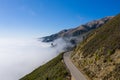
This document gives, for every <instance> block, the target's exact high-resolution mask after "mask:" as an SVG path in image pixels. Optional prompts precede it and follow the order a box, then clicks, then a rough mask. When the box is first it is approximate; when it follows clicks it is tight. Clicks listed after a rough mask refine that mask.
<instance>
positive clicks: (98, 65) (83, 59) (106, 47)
mask: <svg viewBox="0 0 120 80" xmlns="http://www.w3.org/2000/svg"><path fill="white" fill-rule="evenodd" d="M71 59H72V61H73V63H74V64H75V65H76V66H77V67H78V68H79V69H80V70H81V71H83V72H84V73H85V74H86V75H87V76H88V77H89V78H90V79H91V80H100V79H101V80H120V14H119V15H117V16H116V17H114V18H113V19H112V20H110V21H108V22H107V23H106V24H105V25H103V26H102V27H100V28H98V29H96V30H94V31H93V32H92V33H90V34H89V35H88V37H87V38H86V39H85V40H84V41H83V42H81V43H80V44H79V46H77V47H76V49H75V50H74V52H73V54H72V56H71Z"/></svg>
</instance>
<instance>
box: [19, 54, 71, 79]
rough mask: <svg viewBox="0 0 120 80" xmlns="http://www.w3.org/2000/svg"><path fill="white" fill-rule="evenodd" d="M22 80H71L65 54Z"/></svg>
mask: <svg viewBox="0 0 120 80" xmlns="http://www.w3.org/2000/svg"><path fill="white" fill-rule="evenodd" d="M20 80H70V73H69V71H68V70H67V69H66V66H65V64H64V63H63V53H62V54H60V55H58V56H57V57H55V58H54V59H52V60H51V61H49V62H48V63H46V64H44V65H43V66H40V67H39V68H37V69H36V70H34V71H33V72H31V73H30V74H28V75H26V76H25V77H23V78H22V79H20Z"/></svg>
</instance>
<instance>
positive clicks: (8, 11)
mask: <svg viewBox="0 0 120 80" xmlns="http://www.w3.org/2000/svg"><path fill="white" fill-rule="evenodd" d="M119 12H120V0H0V37H1V38H2V37H16V38H17V37H18V38H20V37H22V38H25V37H28V38H30V37H34V38H37V37H41V36H46V35H50V34H52V33H56V32H58V31H60V30H62V29H68V28H73V27H77V26H79V25H80V24H84V23H86V22H89V21H91V20H95V19H99V18H102V17H105V16H113V15H116V14H118V13H119Z"/></svg>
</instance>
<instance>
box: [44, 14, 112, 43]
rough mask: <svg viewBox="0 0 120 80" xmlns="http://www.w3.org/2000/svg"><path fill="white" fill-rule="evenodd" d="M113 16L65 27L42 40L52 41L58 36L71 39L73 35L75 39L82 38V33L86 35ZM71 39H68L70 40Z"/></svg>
mask: <svg viewBox="0 0 120 80" xmlns="http://www.w3.org/2000/svg"><path fill="white" fill-rule="evenodd" d="M112 18H113V16H109V17H105V18H102V19H99V20H94V21H91V22H88V23H86V24H83V25H80V26H78V27H76V28H72V29H65V30H62V31H60V32H58V33H56V34H53V35H50V36H46V37H42V41H43V42H51V41H54V40H56V39H58V38H69V39H71V38H73V37H74V38H73V39H74V40H75V41H76V40H80V38H81V36H82V35H84V34H85V33H87V32H89V31H91V30H93V29H96V28H98V27H100V26H102V25H103V24H105V23H106V22H108V21H109V20H111V19H112ZM76 38H77V39H76ZM69 39H68V41H69ZM78 42H79V41H78Z"/></svg>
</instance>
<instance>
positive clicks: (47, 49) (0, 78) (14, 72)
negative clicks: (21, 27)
mask: <svg viewBox="0 0 120 80" xmlns="http://www.w3.org/2000/svg"><path fill="white" fill-rule="evenodd" d="M54 44H57V46H56V47H51V43H42V42H40V41H36V39H34V40H32V39H0V80H18V79H19V78H21V77H23V76H24V75H26V74H28V73H30V72H31V71H32V70H34V69H35V68H37V67H39V66H40V65H42V64H44V63H46V62H47V61H49V60H50V59H52V58H53V57H55V56H56V55H58V54H59V53H60V52H61V51H63V49H64V47H65V46H66V45H67V44H66V43H65V42H64V41H63V40H62V39H58V40H57V41H55V42H54Z"/></svg>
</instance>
